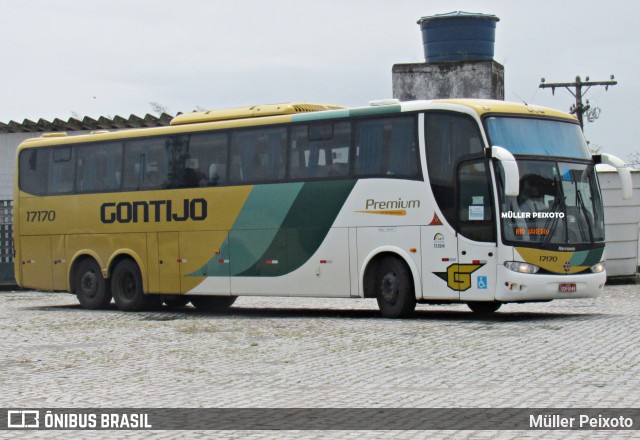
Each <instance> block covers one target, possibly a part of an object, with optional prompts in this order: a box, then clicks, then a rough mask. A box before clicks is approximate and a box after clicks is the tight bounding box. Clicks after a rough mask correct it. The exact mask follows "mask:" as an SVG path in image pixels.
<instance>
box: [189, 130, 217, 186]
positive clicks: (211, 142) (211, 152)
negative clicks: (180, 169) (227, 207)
mask: <svg viewBox="0 0 640 440" xmlns="http://www.w3.org/2000/svg"><path fill="white" fill-rule="evenodd" d="M182 160H183V162H184V169H185V170H187V169H189V171H186V172H185V173H183V180H182V186H195V185H194V184H195V183H196V180H195V179H194V178H193V177H190V175H191V176H196V178H198V180H197V186H214V185H222V184H224V183H226V182H227V134H226V133H204V134H192V135H190V136H189V143H188V149H187V151H186V152H185V154H184V157H183V158H182ZM190 179H191V181H190ZM178 186H181V185H180V184H179V185H178Z"/></svg>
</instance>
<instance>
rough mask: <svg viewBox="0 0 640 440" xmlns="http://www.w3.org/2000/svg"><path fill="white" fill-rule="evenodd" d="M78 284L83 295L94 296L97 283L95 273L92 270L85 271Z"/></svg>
mask: <svg viewBox="0 0 640 440" xmlns="http://www.w3.org/2000/svg"><path fill="white" fill-rule="evenodd" d="M80 285H81V287H82V294H83V295H84V296H86V297H94V296H95V294H96V286H97V285H98V282H97V278H96V274H95V273H94V272H86V273H85V274H84V275H83V276H82V280H81V282H80Z"/></svg>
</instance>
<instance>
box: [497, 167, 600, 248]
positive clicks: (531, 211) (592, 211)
mask: <svg viewBox="0 0 640 440" xmlns="http://www.w3.org/2000/svg"><path fill="white" fill-rule="evenodd" d="M518 168H519V171H520V194H519V195H518V196H517V197H505V196H504V195H502V200H501V202H502V203H501V209H502V212H501V218H502V225H503V228H504V229H503V231H504V238H505V239H506V240H508V241H515V242H519V243H537V244H540V243H548V244H567V243H571V244H586V243H596V242H601V241H603V240H604V215H603V208H602V201H601V199H600V192H599V189H598V184H597V179H596V175H595V167H594V166H593V165H587V164H581V163H571V162H560V161H550V160H518Z"/></svg>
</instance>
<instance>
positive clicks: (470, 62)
mask: <svg viewBox="0 0 640 440" xmlns="http://www.w3.org/2000/svg"><path fill="white" fill-rule="evenodd" d="M499 20H500V19H499V18H498V17H496V16H495V15H488V14H475V13H469V12H460V11H457V12H450V13H447V14H438V15H433V16H429V17H422V18H421V19H420V20H418V24H419V25H420V29H421V30H422V42H423V45H424V56H425V60H426V62H424V63H410V64H395V65H394V66H393V70H392V80H393V97H394V98H397V99H400V100H401V101H410V100H414V99H444V98H489V99H504V67H503V66H502V64H500V63H498V62H496V61H495V60H494V59H493V54H494V43H495V30H496V23H497V22H498V21H499Z"/></svg>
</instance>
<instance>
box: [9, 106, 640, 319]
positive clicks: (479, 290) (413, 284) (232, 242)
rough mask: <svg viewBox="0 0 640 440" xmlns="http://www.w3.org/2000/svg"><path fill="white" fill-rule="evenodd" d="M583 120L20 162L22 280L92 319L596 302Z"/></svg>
mask: <svg viewBox="0 0 640 440" xmlns="http://www.w3.org/2000/svg"><path fill="white" fill-rule="evenodd" d="M599 161H601V162H606V163H610V164H613V165H614V166H616V167H617V168H618V169H619V171H620V173H621V175H622V176H623V182H627V183H626V184H625V191H630V183H629V182H630V180H628V179H627V177H628V170H627V169H626V168H625V165H624V163H623V162H622V161H620V160H619V159H617V158H615V157H614V156H610V155H604V154H603V155H600V156H598V157H596V158H595V159H594V158H593V157H592V156H591V155H590V154H589V151H588V149H587V146H586V143H585V140H584V137H583V136H582V132H581V130H580V127H579V126H578V124H577V122H576V120H575V118H574V117H572V116H570V115H568V114H565V113H562V112H559V111H555V110H552V109H547V108H540V107H533V106H528V105H522V104H512V103H505V102H502V101H489V100H436V101H415V102H398V101H395V100H386V101H377V102H372V103H371V105H369V106H368V107H362V108H344V107H340V106H333V105H323V104H296V103H293V104H277V105H260V106H254V107H247V108H237V109H227V110H215V111H207V112H194V113H190V114H183V115H179V116H177V117H176V118H174V119H173V121H172V122H171V125H170V126H168V127H159V128H146V129H132V130H125V131H113V132H107V131H100V132H94V133H91V134H88V135H81V136H67V135H66V134H65V133H52V134H45V135H43V136H41V137H39V138H36V139H30V140H28V141H25V142H24V143H22V144H21V145H20V147H19V148H18V154H17V165H16V166H17V172H16V180H15V194H14V217H15V218H14V241H15V253H16V258H15V276H16V280H17V282H18V284H19V285H20V286H21V287H23V288H31V289H39V290H45V291H63V292H71V293H73V294H75V295H76V296H77V297H78V300H79V302H80V304H81V305H82V306H83V307H85V308H87V309H100V308H104V307H107V306H108V305H109V303H110V302H111V300H112V299H113V300H114V301H115V303H116V305H117V307H118V308H119V309H121V310H125V311H138V310H145V309H150V308H151V309H153V308H156V307H158V306H159V305H160V304H162V303H164V304H165V305H167V306H169V307H177V306H183V305H186V304H187V303H189V302H190V303H191V304H192V305H193V306H195V307H196V308H198V309H201V310H219V309H225V308H227V307H229V306H231V305H232V304H233V302H234V300H235V299H236V298H237V297H238V296H241V295H265V296H302V297H304V296H306V297H335V298H340V297H344V298H375V299H377V302H378V305H379V307H380V310H381V312H382V314H383V315H384V316H386V317H406V316H409V315H410V314H411V313H412V312H413V310H414V309H415V307H416V304H417V303H427V304H443V303H445V304H447V303H466V304H468V305H469V307H470V308H471V310H473V311H475V312H478V313H490V312H494V311H496V310H497V309H498V308H499V307H500V305H501V304H503V303H509V302H529V301H549V300H553V299H560V298H585V297H594V296H596V295H598V293H599V292H600V291H601V290H602V288H603V286H604V283H605V276H606V275H605V270H604V269H605V268H604V261H605V254H604V221H603V208H602V201H601V198H600V190H599V186H598V182H597V178H596V174H595V170H594V166H595V163H596V162H599Z"/></svg>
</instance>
